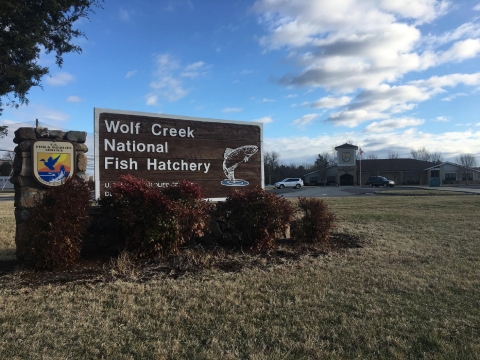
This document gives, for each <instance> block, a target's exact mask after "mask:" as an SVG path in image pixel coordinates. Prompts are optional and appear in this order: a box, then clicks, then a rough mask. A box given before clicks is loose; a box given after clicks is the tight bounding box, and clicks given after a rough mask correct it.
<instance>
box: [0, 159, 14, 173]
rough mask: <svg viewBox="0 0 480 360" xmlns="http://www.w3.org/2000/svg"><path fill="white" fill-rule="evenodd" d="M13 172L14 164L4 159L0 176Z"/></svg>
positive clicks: (0, 165)
mask: <svg viewBox="0 0 480 360" xmlns="http://www.w3.org/2000/svg"><path fill="white" fill-rule="evenodd" d="M11 172H12V164H11V163H10V162H8V161H4V162H2V163H1V164H0V176H9V175H10V173H11Z"/></svg>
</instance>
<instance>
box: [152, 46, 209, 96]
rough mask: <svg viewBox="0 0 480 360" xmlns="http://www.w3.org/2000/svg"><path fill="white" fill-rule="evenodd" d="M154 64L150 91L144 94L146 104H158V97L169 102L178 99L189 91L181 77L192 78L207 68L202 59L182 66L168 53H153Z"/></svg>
mask: <svg viewBox="0 0 480 360" xmlns="http://www.w3.org/2000/svg"><path fill="white" fill-rule="evenodd" d="M154 64H155V70H154V72H153V77H154V79H153V81H152V82H151V83H150V88H151V92H150V93H148V94H147V95H146V104H147V105H158V100H159V99H160V97H162V98H164V99H166V100H167V101H170V102H172V101H177V100H180V99H181V98H183V97H185V96H186V95H187V94H188V93H189V90H187V89H185V86H184V83H183V80H182V79H185V78H186V79H194V78H196V77H198V76H200V75H202V74H204V73H205V72H206V71H207V69H208V68H209V66H208V65H207V64H205V63H204V62H203V61H197V62H194V63H192V64H189V65H187V66H185V67H183V68H182V66H181V64H180V62H179V61H178V60H177V59H175V58H174V57H173V56H172V55H170V54H160V55H155V57H154Z"/></svg>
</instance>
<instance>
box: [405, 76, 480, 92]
mask: <svg viewBox="0 0 480 360" xmlns="http://www.w3.org/2000/svg"><path fill="white" fill-rule="evenodd" d="M410 84H411V85H415V86H419V87H423V88H434V89H438V88H443V87H447V86H448V87H454V86H457V85H460V84H463V85H469V86H475V85H480V72H477V73H473V74H458V73H457V74H449V75H443V76H432V77H431V78H429V79H427V80H415V81H410Z"/></svg>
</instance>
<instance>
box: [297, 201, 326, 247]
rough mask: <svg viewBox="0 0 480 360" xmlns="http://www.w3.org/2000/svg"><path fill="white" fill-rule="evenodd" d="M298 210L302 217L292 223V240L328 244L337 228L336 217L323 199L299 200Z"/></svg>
mask: <svg viewBox="0 0 480 360" xmlns="http://www.w3.org/2000/svg"><path fill="white" fill-rule="evenodd" d="M297 206H298V210H299V211H300V213H301V214H302V217H301V218H299V219H297V220H295V221H294V222H293V223H292V228H291V235H292V238H294V239H295V240H297V241H299V242H306V243H323V244H326V243H328V240H329V238H330V233H331V231H332V229H333V228H334V227H335V215H334V214H333V213H332V212H330V211H329V210H328V207H327V204H325V202H324V201H323V200H321V199H315V198H304V197H299V198H298V205H297Z"/></svg>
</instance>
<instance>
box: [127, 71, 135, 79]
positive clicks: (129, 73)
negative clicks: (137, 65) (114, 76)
mask: <svg viewBox="0 0 480 360" xmlns="http://www.w3.org/2000/svg"><path fill="white" fill-rule="evenodd" d="M136 74H137V69H135V70H130V71H128V72H127V74H126V75H125V77H126V78H127V79H129V78H131V77H133V76H135V75H136Z"/></svg>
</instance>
